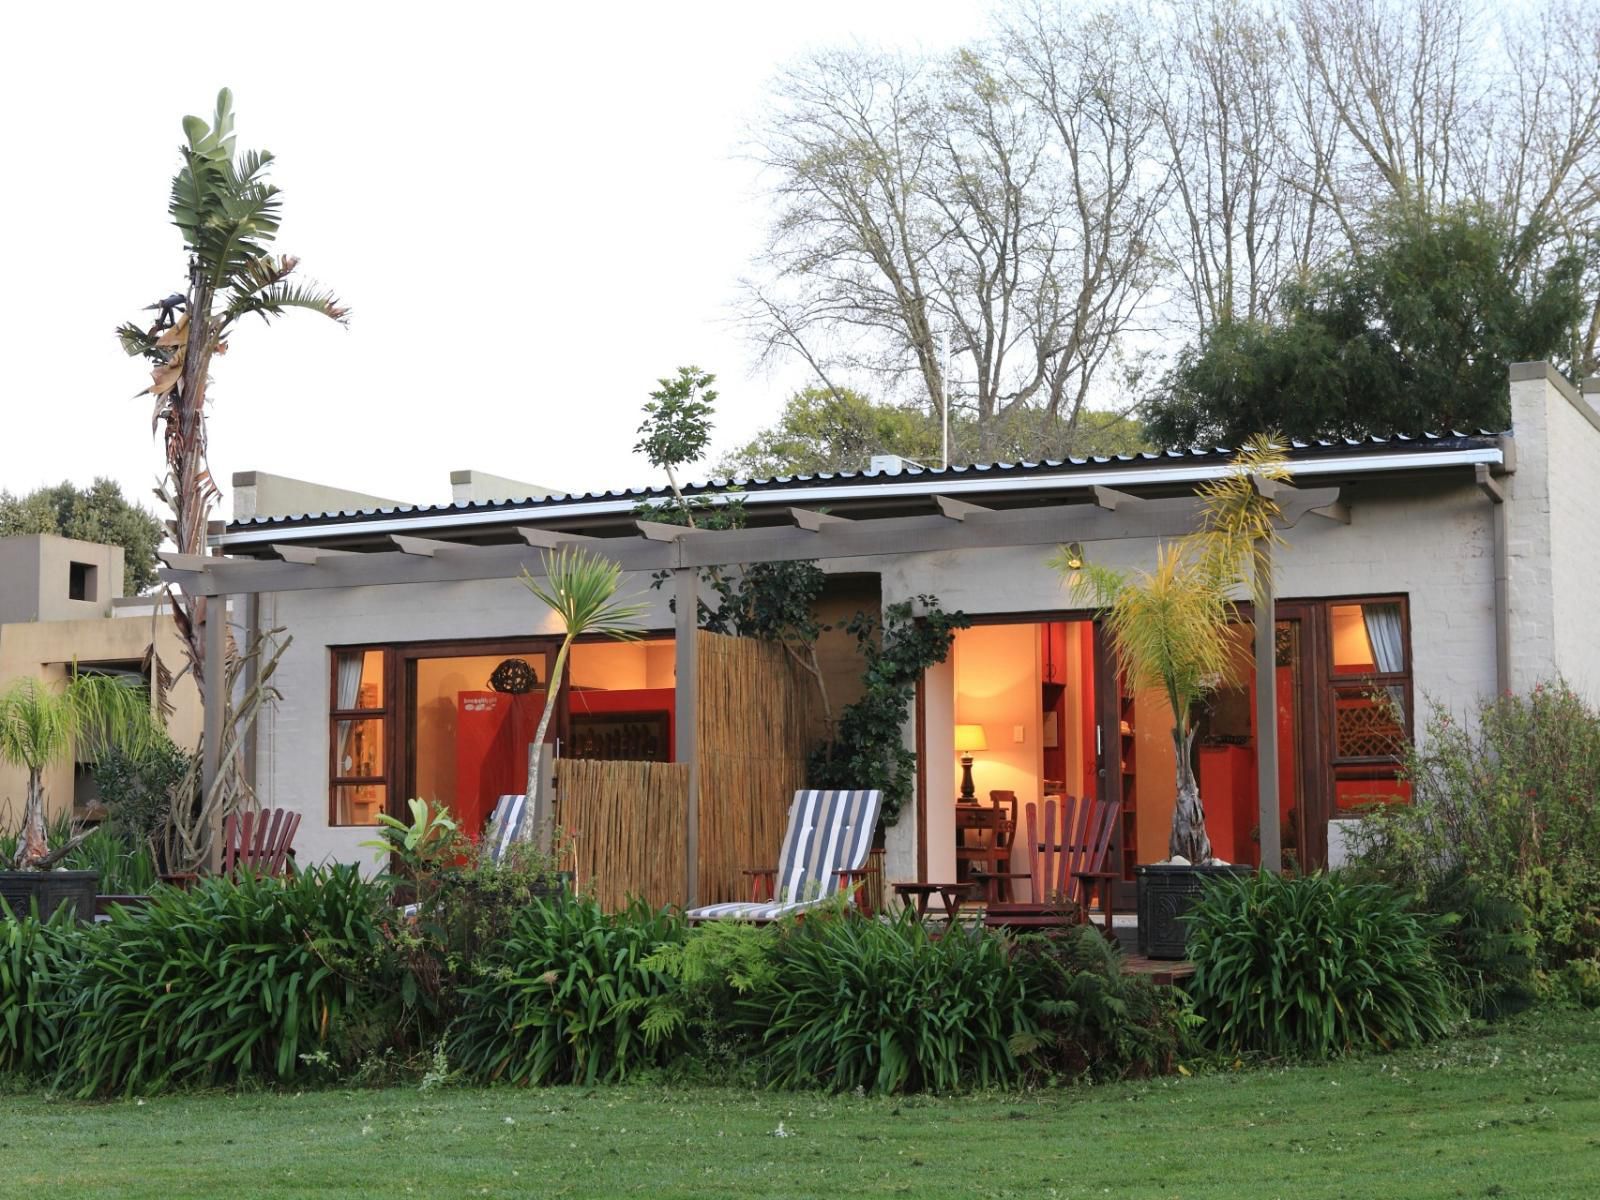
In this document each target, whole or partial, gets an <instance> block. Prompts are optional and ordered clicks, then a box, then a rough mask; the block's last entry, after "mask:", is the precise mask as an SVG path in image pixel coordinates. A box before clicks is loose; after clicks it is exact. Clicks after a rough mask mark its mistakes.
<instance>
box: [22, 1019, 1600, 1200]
mask: <svg viewBox="0 0 1600 1200" xmlns="http://www.w3.org/2000/svg"><path fill="white" fill-rule="evenodd" d="M0 1161H3V1162H4V1163H5V1164H6V1166H5V1186H6V1188H7V1189H14V1190H11V1191H8V1192H7V1194H10V1195H32V1194H36V1192H37V1193H41V1194H53V1195H71V1196H74V1197H78V1198H80V1200H81V1198H87V1197H101V1196H117V1197H138V1196H157V1197H163V1198H166V1197H180V1196H218V1195H230V1196H252V1197H254V1196H261V1197H290V1196H296V1197H298V1196H384V1197H394V1196H406V1195H415V1196H430V1197H432V1196H628V1195H643V1196H649V1197H652V1200H665V1198H667V1197H691V1196H692V1197H701V1196H728V1197H735V1196H737V1197H741V1198H742V1197H760V1196H785V1197H801V1196H817V1197H828V1198H829V1200H833V1198H835V1197H841V1196H880V1195H897V1194H903V1195H908V1196H917V1197H950V1196H994V1197H1002V1196H1029V1197H1033V1196H1041V1197H1045V1196H1060V1197H1093V1196H1108V1195H1109V1196H1116V1197H1151V1198H1158V1200H1180V1198H1181V1200H1202V1198H1206V1197H1228V1198H1230V1200H1250V1198H1255V1197H1261V1198H1268V1197H1280V1196H1281V1197H1293V1198H1294V1200H1316V1198H1321V1197H1351V1198H1362V1200H1364V1198H1367V1197H1385V1198H1399V1197H1405V1198H1410V1197H1435V1196H1437V1197H1458V1196H1468V1197H1476V1196H1499V1197H1530V1198H1531V1197H1538V1198H1539V1200H1561V1198H1563V1197H1573V1198H1578V1197H1585V1198H1587V1197H1592V1196H1594V1195H1596V1193H1597V1184H1596V1181H1597V1180H1600V1015H1596V1014H1584V1013H1574V1012H1555V1013H1536V1014H1531V1015H1529V1016H1527V1017H1524V1018H1521V1019H1519V1020H1517V1021H1516V1022H1514V1023H1511V1024H1509V1025H1507V1026H1504V1027H1501V1028H1499V1029H1497V1030H1496V1031H1495V1032H1494V1033H1493V1034H1491V1035H1489V1036H1481V1037H1468V1038H1463V1039H1460V1040H1457V1041H1454V1042H1450V1043H1444V1044H1441V1045H1438V1046H1434V1047H1430V1048H1428V1049H1426V1050H1421V1051H1415V1052H1408V1053H1404V1054H1397V1055H1392V1056H1388V1057H1372V1058H1366V1059H1359V1060H1352V1061H1348V1062H1343V1063H1339V1064H1337V1065H1334V1066H1327V1067H1293V1068H1274V1069H1259V1070H1248V1071H1238V1072H1227V1071H1224V1072H1217V1073H1211V1074H1201V1075H1196V1076H1195V1077H1193V1078H1182V1077H1177V1078H1170V1079H1162V1080H1153V1081H1149V1082H1143V1083H1127V1084H1118V1085H1116V1086H1112V1087H1102V1088H1076V1089H1066V1090H1060V1091H1044V1092H1037V1093H1030V1094H1023V1095H988V1096H982V1097H976V1098H960V1099H929V1098H908V1099H899V1100H896V1099H860V1098H856V1097H851V1096H823V1095H816V1094H794V1093H772V1092H748V1091H741V1090H736V1089H707V1088H677V1087H670V1086H665V1085H659V1084H658V1085H650V1086H644V1085H633V1086H624V1087H614V1088H588V1089H585V1088H560V1089H549V1090H532V1091H521V1090H512V1089H490V1090H485V1089H478V1088H472V1089H468V1088H439V1089H434V1090H430V1091H427V1092H422V1091H419V1090H418V1089H416V1088H405V1089H401V1088H392V1089H387V1090H374V1091H322V1092H306V1093H300V1094H293V1095H287V1094H285V1095H278V1094H261V1093H258V1094H215V1093H210V1094H191V1095H180V1096H171V1097H162V1098H156V1099H151V1100H148V1101H142V1102H141V1101H119V1102H116V1103H106V1104H85V1103H76V1102H67V1101H57V1100H49V1099H45V1098H41V1097H38V1096H36V1095H17V1094H11V1095H0Z"/></svg>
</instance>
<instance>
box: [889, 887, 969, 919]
mask: <svg viewBox="0 0 1600 1200" xmlns="http://www.w3.org/2000/svg"><path fill="white" fill-rule="evenodd" d="M971 886H972V885H971V884H968V883H897V884H895V885H894V891H895V895H897V896H899V897H900V900H901V902H902V903H904V904H906V905H907V906H909V905H910V904H911V902H912V900H915V901H916V904H917V920H919V921H921V920H923V919H924V918H926V917H927V915H928V901H929V899H931V898H932V897H933V896H934V895H935V894H937V895H938V896H939V898H940V899H941V900H943V901H944V919H945V924H946V925H954V924H955V923H956V915H957V914H958V913H959V912H960V909H961V897H962V896H963V895H964V894H965V893H966V892H967V891H968V890H969V889H970V888H971Z"/></svg>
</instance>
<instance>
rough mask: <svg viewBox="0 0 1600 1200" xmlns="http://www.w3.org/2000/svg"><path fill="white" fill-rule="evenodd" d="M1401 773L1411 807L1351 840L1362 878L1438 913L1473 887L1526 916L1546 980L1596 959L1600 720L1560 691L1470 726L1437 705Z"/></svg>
mask: <svg viewBox="0 0 1600 1200" xmlns="http://www.w3.org/2000/svg"><path fill="white" fill-rule="evenodd" d="M1405 774H1406V777H1407V778H1408V779H1409V780H1410V782H1411V792H1412V795H1411V802H1410V803H1409V804H1395V805H1389V806H1385V807H1378V808H1373V809H1371V810H1369V811H1368V812H1366V813H1365V814H1364V819H1363V820H1362V821H1361V822H1360V823H1359V825H1358V827H1357V828H1356V829H1355V830H1354V832H1353V834H1352V844H1353V850H1354V855H1355V858H1356V861H1357V863H1358V864H1359V865H1360V866H1361V867H1362V869H1364V870H1366V871H1369V872H1372V873H1374V874H1376V875H1377V876H1378V877H1379V878H1382V879H1384V880H1387V881H1389V882H1391V883H1393V884H1394V885H1396V886H1397V887H1400V888H1403V889H1405V890H1406V891H1409V892H1411V893H1413V894H1414V895H1416V896H1418V897H1419V898H1420V899H1421V901H1422V903H1423V904H1424V905H1425V906H1427V907H1428V908H1430V909H1432V910H1434V911H1446V910H1447V908H1448V905H1447V904H1446V903H1444V902H1439V901H1435V900H1433V899H1431V897H1433V896H1434V895H1435V894H1437V893H1439V892H1440V891H1441V890H1448V884H1449V881H1450V879H1451V878H1453V877H1454V876H1455V875H1457V874H1458V873H1464V874H1466V875H1468V876H1470V877H1471V878H1472V879H1473V880H1474V881H1475V882H1476V884H1477V885H1478V886H1479V887H1481V888H1482V889H1483V890H1484V891H1485V892H1486V893H1487V894H1488V895H1491V896H1495V897H1498V898H1500V899H1502V900H1505V901H1508V902H1511V903H1513V904H1516V905H1518V906H1520V907H1521V908H1522V909H1524V910H1525V911H1526V912H1527V915H1528V922H1529V927H1530V929H1531V930H1532V932H1533V935H1534V937H1535V939H1536V943H1537V944H1536V962H1537V966H1538V969H1539V971H1540V972H1541V973H1543V974H1544V975H1545V976H1554V975H1556V974H1557V973H1559V972H1560V970H1561V968H1562V966H1563V965H1564V964H1565V963H1567V962H1568V961H1571V960H1573V959H1583V958H1597V957H1600V805H1597V804H1596V803H1595V797H1596V796H1600V714H1597V713H1596V712H1595V710H1594V709H1593V708H1592V707H1590V706H1589V705H1588V704H1587V703H1586V702H1585V701H1584V700H1583V698H1582V697H1580V696H1579V695H1578V694H1577V693H1575V692H1574V691H1573V690H1572V689H1571V688H1570V687H1568V686H1567V685H1566V684H1565V683H1563V682H1560V681H1557V682H1555V683H1549V684H1544V683H1541V684H1537V685H1535V686H1534V687H1533V688H1532V689H1531V690H1530V691H1528V692H1527V693H1525V694H1522V695H1510V696H1500V697H1497V698H1494V699H1491V700H1486V701H1484V702H1483V703H1481V704H1480V705H1479V706H1478V707H1477V709H1476V710H1475V711H1474V712H1472V713H1471V714H1469V715H1468V716H1467V717H1466V719H1464V720H1463V719H1458V718H1457V717H1456V716H1455V715H1454V714H1452V713H1450V712H1448V711H1447V710H1445V709H1443V708H1442V707H1440V706H1438V705H1436V704H1435V705H1432V706H1430V709H1429V712H1428V717H1427V721H1426V725H1425V729H1424V733H1423V735H1422V736H1421V737H1419V738H1418V739H1417V743H1416V744H1415V745H1413V746H1411V747H1409V748H1408V750H1407V753H1406V760H1405Z"/></svg>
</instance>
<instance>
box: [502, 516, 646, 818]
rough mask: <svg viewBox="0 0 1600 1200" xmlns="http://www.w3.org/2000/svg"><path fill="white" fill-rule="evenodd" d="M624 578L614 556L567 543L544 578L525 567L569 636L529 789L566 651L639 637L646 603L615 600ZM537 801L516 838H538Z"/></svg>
mask: <svg viewBox="0 0 1600 1200" xmlns="http://www.w3.org/2000/svg"><path fill="white" fill-rule="evenodd" d="M621 582H622V568H621V567H619V566H618V565H617V564H616V563H614V562H612V561H611V560H610V559H607V558H602V557H600V556H599V555H597V554H590V553H588V552H587V551H585V550H581V549H574V548H570V547H563V548H562V549H560V550H557V551H556V552H555V553H554V554H546V555H545V556H544V581H543V582H540V580H538V579H536V578H535V577H534V576H533V575H531V574H529V573H528V571H527V569H526V568H524V570H523V572H522V586H523V587H525V588H527V589H528V590H529V591H530V592H532V593H533V594H534V595H535V596H536V597H538V599H539V600H540V601H541V602H542V603H543V604H544V605H545V607H547V608H548V609H549V610H550V611H551V612H553V613H555V614H556V616H557V617H559V618H560V620H561V625H562V628H563V629H564V630H565V631H566V636H564V637H563V638H562V639H561V649H559V650H558V651H556V661H555V665H554V666H552V667H551V668H550V682H549V686H548V688H547V689H546V691H545V699H544V712H543V713H541V714H540V716H539V730H538V732H537V733H536V734H534V738H533V744H532V745H531V746H529V747H528V792H529V794H530V795H532V794H533V793H535V792H536V791H537V789H538V787H539V769H540V765H541V762H542V759H543V755H544V736H545V733H546V732H547V731H548V730H549V728H550V714H551V713H553V712H554V711H555V707H556V697H557V695H558V694H559V693H560V690H561V679H562V675H563V674H564V672H565V671H566V666H567V655H568V653H569V652H570V651H571V649H572V643H573V642H575V641H577V640H578V639H579V638H580V637H586V636H592V635H595V634H599V635H602V636H604V637H609V638H615V639H616V640H617V641H619V642H631V641H636V640H637V639H638V637H639V630H638V621H639V618H640V617H642V616H643V615H644V614H645V612H646V611H647V609H648V605H645V604H642V603H638V602H634V601H627V602H621V601H618V599H617V588H618V586H619V585H620V584H621ZM534 807H535V806H534V805H532V804H526V805H524V806H523V809H522V814H523V815H522V823H521V824H520V825H519V826H518V827H517V830H516V834H515V837H516V839H517V840H518V841H530V840H532V839H533V837H534V836H535V833H536V830H535V829H534V821H533V811H534Z"/></svg>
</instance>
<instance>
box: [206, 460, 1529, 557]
mask: <svg viewBox="0 0 1600 1200" xmlns="http://www.w3.org/2000/svg"><path fill="white" fill-rule="evenodd" d="M1503 460H1504V456H1503V454H1502V452H1501V450H1500V448H1499V447H1498V446H1481V447H1474V448H1472V449H1470V450H1434V451H1427V450H1421V451H1401V452H1397V453H1394V454H1359V455H1339V456H1335V457H1329V458H1313V459H1306V460H1303V461H1301V462H1297V463H1294V464H1293V474H1294V479H1295V481H1296V482H1299V481H1300V480H1302V479H1309V478H1315V477H1316V476H1320V475H1351V474H1363V475H1364V474H1369V473H1375V472H1380V471H1410V470H1426V469H1430V468H1434V467H1460V466H1470V465H1472V464H1475V463H1489V464H1491V465H1500V464H1501V463H1502V462H1503ZM1232 470H1233V466H1232V464H1231V463H1226V462H1223V463H1209V464H1206V465H1204V466H1199V465H1193V466H1191V465H1184V466H1179V465H1173V466H1170V467H1136V468H1132V469H1130V468H1126V467H1108V468H1106V469H1104V470H1099V471H1072V472H1070V473H1064V474H1059V475H1023V476H1012V477H1007V476H1005V475H994V474H983V475H974V476H971V477H968V478H965V479H960V478H956V479H952V478H949V477H948V476H946V475H942V474H941V475H938V476H935V477H933V478H928V477H914V478H911V479H907V480H904V481H901V482H894V483H861V484H850V485H845V486H833V487H793V488H773V489H771V490H765V489H761V490H756V491H745V492H740V491H728V492H720V493H716V494H714V495H710V496H704V497H702V498H703V499H706V500H709V501H710V502H711V503H726V502H728V501H730V500H743V501H744V502H745V503H746V504H747V505H749V506H750V507H752V508H754V507H758V506H762V505H768V504H770V505H773V506H775V507H780V508H789V507H792V506H794V505H796V504H818V503H827V502H829V501H840V500H893V499H897V498H905V497H917V496H933V495H936V494H937V495H940V496H961V495H970V494H982V495H1004V494H1007V493H1029V492H1050V491H1061V490H1062V489H1064V488H1089V487H1094V486H1099V487H1109V488H1118V487H1136V486H1138V485H1140V484H1174V483H1203V482H1205V481H1206V480H1209V479H1218V478H1221V477H1222V476H1224V475H1227V474H1228V473H1229V472H1231V471H1232ZM641 499H642V498H640V497H620V498H616V499H606V500H591V501H586V502H584V503H580V504H551V505H548V506H546V505H542V504H535V505H531V506H529V507H525V508H501V509H488V510H484V511H481V512H472V511H467V512H442V513H423V514H420V515H418V516H414V517H401V518H397V519H390V520H378V521H375V520H373V519H372V518H370V517H363V518H359V519H355V520H349V521H339V522H336V523H329V524H326V525H306V526H302V527H299V528H288V529H285V528H283V527H281V526H275V525H265V526H263V527H262V528H261V529H245V530H240V531H238V532H236V533H225V534H222V535H220V536H217V537H212V538H210V539H209V543H210V544H211V545H213V546H259V545H262V544H263V543H270V542H299V541H316V540H320V539H322V538H331V537H348V536H352V535H359V534H373V533H381V534H384V535H387V534H391V533H421V532H425V531H427V530H437V529H462V528H469V527H472V526H479V525H488V526H494V525H507V526H510V525H527V524H530V523H536V522H539V521H541V520H564V519H566V518H568V517H598V516H621V515H625V514H627V513H631V512H632V511H633V510H634V509H635V508H636V507H637V506H638V505H639V503H640V500H641Z"/></svg>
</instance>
